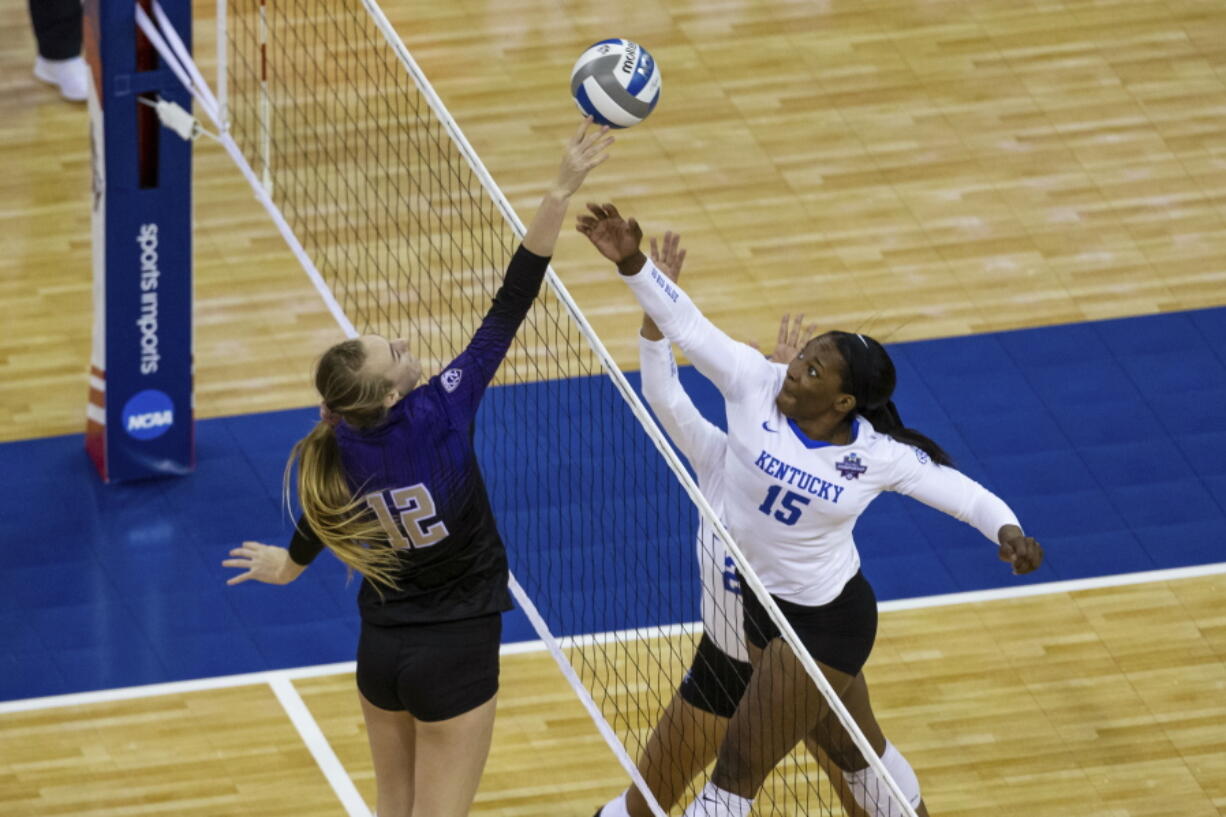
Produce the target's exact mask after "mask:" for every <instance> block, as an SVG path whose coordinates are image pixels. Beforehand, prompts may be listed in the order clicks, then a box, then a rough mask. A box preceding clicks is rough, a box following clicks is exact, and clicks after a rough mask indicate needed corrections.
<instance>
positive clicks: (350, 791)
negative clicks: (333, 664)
mask: <svg viewBox="0 0 1226 817" xmlns="http://www.w3.org/2000/svg"><path fill="white" fill-rule="evenodd" d="M269 683H270V684H271V685H272V691H273V692H274V693H276V695H277V700H279V701H280V702H281V706H283V707H285V712H286V714H287V715H289V719H290V720H291V721H293V723H294V728H295V729H297V730H298V734H299V735H301V736H302V742H303V743H305V744H306V746H307V748H308V749H310V750H311V756H312V757H314V758H315V762H316V763H317V764H319V768H320V771H322V772H323V773H324V777H326V778H328V783H329V784H331V786H332V791H334V792H336V796H337V797H339V798H340V801H341V804H342V805H343V806H344V807H345V813H346V814H348V815H349V817H371V815H370V809H369V808H367V807H366V802H365V801H364V800H362V795H360V794H358V790H357V787H356V786H354V785H353V781H352V780H351V779H350V778H349V775H348V774H347V773H346V772H345V767H344V766H342V765H341V761H340V759H339V758H338V757H337V756H336V753H335V752H333V751H332V745H331V744H330V743H328V739H327V738H326V737H324V733H323V732H322V731H321V730H320V728H319V724H317V723H316V722H315V719H314V718H313V717H311V710H309V709H307V705H306V703H305V702H304V701H303V700H302V696H301V695H299V694H298V690H296V689H294V685H293V684H292V683H291V682H290V680H289V679H288V678H284V677H281V678H274V679H273V680H272V681H270V682H269Z"/></svg>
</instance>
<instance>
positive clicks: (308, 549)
mask: <svg viewBox="0 0 1226 817" xmlns="http://www.w3.org/2000/svg"><path fill="white" fill-rule="evenodd" d="M323 549H324V543H323V542H321V541H320V540H319V537H318V536H316V535H315V531H314V530H313V529H312V528H311V524H310V523H309V522H307V520H306V517H305V516H300V517H298V522H297V523H296V524H295V525H294V538H293V539H291V540H290V543H289V557H290V559H292V560H293V562H294V564H298V565H302V566H303V567H306V566H307V565H309V564H310V563H311V562H313V561H315V557H316V556H318V555H319V554H320V551H322V550H323Z"/></svg>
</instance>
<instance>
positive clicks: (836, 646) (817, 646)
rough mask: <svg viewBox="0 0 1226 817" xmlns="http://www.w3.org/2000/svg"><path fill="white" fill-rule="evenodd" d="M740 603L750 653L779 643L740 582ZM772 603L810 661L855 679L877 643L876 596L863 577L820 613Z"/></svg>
mask: <svg viewBox="0 0 1226 817" xmlns="http://www.w3.org/2000/svg"><path fill="white" fill-rule="evenodd" d="M741 597H742V598H743V599H744V601H745V637H746V638H748V639H749V642H750V643H751V644H753V645H754V646H755V647H758V648H760V649H765V647H766V644H767V642H768V641H771V640H772V639H775V638H778V637H779V628H778V627H776V626H775V622H773V621H771V620H770V616H768V615H767V614H766V608H764V607H763V606H762V604H761V602H759V601H758V599H757V597H755V596H754V594H753V591H752V590H750V589H749V585H748V584H746V583H745V582H741ZM771 598H773V599H775V604H777V605H779V610H780V612H782V613H783V615H784V618H786V619H787V620H788V623H789V624H791V625H792V629H793V630H795V631H796V635H797V636H798V637H799V638H800V643H802V644H804V645H805V648H806V649H808V650H809V655H811V656H813V658H814V659H815V660H817V661H821V662H822V663H823V664H825V665H827V666H829V667H834V668H835V669H837V670H838V671H839V672H845V673H847V674H848V675H851V676H852V677H855V676H856V675H858V674H859V673H860V670H861V669H863V667H864V663H865V662H866V661H868V654H869V653H870V652H872V651H873V642H874V641H875V640H876V639H877V596H876V594H875V593H873V586H872V585H871V584H869V583H868V579H866V578H864V574H863V573H861V572H859V571H856V575H854V576H852V577H851V579H849V580H848V582H847V584H846V585H845V586H844V587H843V592H841V593H839V595H838V597H837V598H836V599H835V600H834V601H832V602H830V603H829V604H823V605H821V606H820V607H806V606H804V605H803V604H793V603H792V602H790V601H784V600H783V599H780V598H776V597H775V596H771Z"/></svg>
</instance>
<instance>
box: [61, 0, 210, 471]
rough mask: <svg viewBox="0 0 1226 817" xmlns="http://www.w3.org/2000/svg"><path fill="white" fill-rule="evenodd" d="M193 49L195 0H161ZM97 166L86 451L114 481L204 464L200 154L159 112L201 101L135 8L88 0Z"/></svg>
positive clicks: (114, 0)
mask: <svg viewBox="0 0 1226 817" xmlns="http://www.w3.org/2000/svg"><path fill="white" fill-rule="evenodd" d="M161 6H162V9H163V10H164V11H165V12H166V14H167V16H168V17H169V19H170V22H171V24H172V25H173V26H174V27H175V29H176V30H177V31H178V33H179V36H180V37H181V38H182V39H183V41H184V42H185V43H188V44H190V43H191V4H190V2H189V0H161ZM84 39H85V43H84V45H85V54H86V58H87V59H88V61H89V63H90V66H91V68H92V71H93V78H94V82H93V83H92V88H91V94H90V100H89V106H90V133H91V146H92V153H93V168H94V196H93V238H94V343H93V360H92V366H91V372H90V397H89V406H88V409H87V423H86V450H87V451H88V452H89V455H90V457H91V458H92V459H93V461H94V463H95V465H96V466H97V467H98V470H99V472H100V473H101V474H102V477H103V479H104V480H107V481H116V480H133V479H143V478H147V477H156V476H166V475H173V474H184V473H187V472H189V471H190V470H192V468H193V467H194V465H195V451H194V437H193V416H192V415H193V407H192V325H191V317H192V313H191V309H192V199H191V179H192V163H191V162H192V146H191V142H188V141H184V140H183V139H181V138H179V137H178V136H177V135H176V134H174V133H173V132H171V131H169V130H167V129H165V128H163V127H161V125H160V123H159V122H158V118H157V113H156V111H155V110H154V109H153V107H151V106H150V105H148V104H144V103H143V102H142V101H141V100H145V101H147V102H149V103H153V102H156V101H157V99H158V98H159V97H160V98H162V99H166V100H170V101H173V102H177V103H178V104H179V105H181V106H182V107H183V108H185V109H188V110H190V109H191V97H190V94H189V93H188V91H187V90H186V89H184V88H183V87H182V86H181V85H180V84H179V81H178V79H177V78H176V77H175V75H174V74H173V73H172V72H171V71H170V70H169V69H167V68H166V67H165V66H162V65H160V64H159V60H158V58H157V53H156V51H154V49H153V48H152V46H151V45H150V44H149V42H148V41H147V40H146V39H145V37H144V35H143V34H140V33H139V32H138V29H137V26H136V17H135V3H134V2H133V0H86V2H85V38H84Z"/></svg>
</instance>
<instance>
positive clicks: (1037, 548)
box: [998, 525, 1043, 576]
mask: <svg viewBox="0 0 1226 817" xmlns="http://www.w3.org/2000/svg"><path fill="white" fill-rule="evenodd" d="M998 540H999V542H1000V560H1001V561H1002V562H1009V563H1010V564H1012V565H1013V574H1014V575H1015V576H1020V575H1021V574H1023V573H1030V572H1032V571H1034V570H1037V569H1038V567H1039V565H1040V564H1042V563H1043V547H1042V546H1041V545H1040V544H1039V543H1038V542H1036V541H1035V540H1034V537H1031V536H1026V535H1025V534H1024V533H1022V529H1021V528H1019V527H1018V526H1017V525H1005V526H1004V527H1003V528H1001V529H1000V535H999V537H998Z"/></svg>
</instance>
